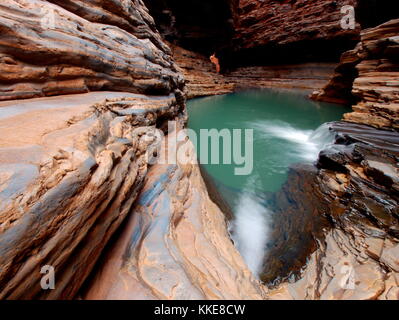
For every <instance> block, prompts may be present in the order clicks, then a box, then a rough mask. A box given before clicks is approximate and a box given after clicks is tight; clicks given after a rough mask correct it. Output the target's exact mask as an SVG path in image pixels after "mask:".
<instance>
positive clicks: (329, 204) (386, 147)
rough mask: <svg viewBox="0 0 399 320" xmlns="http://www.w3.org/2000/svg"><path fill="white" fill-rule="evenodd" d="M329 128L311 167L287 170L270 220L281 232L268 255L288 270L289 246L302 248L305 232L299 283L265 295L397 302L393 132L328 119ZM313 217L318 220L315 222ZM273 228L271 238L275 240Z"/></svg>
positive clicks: (398, 231) (396, 149)
mask: <svg viewBox="0 0 399 320" xmlns="http://www.w3.org/2000/svg"><path fill="white" fill-rule="evenodd" d="M331 130H332V131H333V132H335V135H336V142H335V144H334V145H332V146H331V147H330V148H328V149H326V150H324V151H322V152H321V154H320V158H319V160H318V163H317V166H318V170H315V169H314V168H312V167H308V166H297V167H295V168H293V169H291V173H290V179H289V181H288V182H287V185H286V186H285V187H284V190H283V191H282V192H281V194H280V195H279V197H280V199H279V201H280V202H281V203H282V205H281V208H282V209H281V210H282V212H280V213H279V214H278V217H277V219H279V222H278V223H279V224H280V228H281V229H282V231H281V232H287V230H289V232H288V235H289V236H288V239H287V240H286V241H282V242H283V243H280V244H279V245H278V246H276V248H277V249H274V251H273V252H270V254H278V256H279V257H280V260H281V262H282V263H283V265H284V264H285V265H284V266H283V268H287V269H289V267H287V266H286V265H291V266H293V265H292V263H293V262H294V263H296V262H295V259H298V258H299V255H298V252H300V250H299V251H298V252H295V248H296V246H297V243H298V242H300V243H301V244H300V245H301V246H302V245H307V246H309V240H308V239H307V240H306V235H309V233H313V236H314V238H316V239H318V240H317V246H313V249H312V248H310V249H311V250H312V251H313V253H312V254H311V255H310V257H308V258H307V263H306V265H305V266H304V267H303V268H302V269H301V270H300V272H299V275H300V277H299V280H298V281H295V282H293V281H290V282H286V283H283V284H282V285H280V286H278V287H277V288H276V289H275V290H273V291H272V292H271V293H270V296H269V297H270V298H271V299H310V300H313V299H323V300H331V299H336V300H341V299H344V300H347V299H353V300H369V299H388V300H398V299H399V273H398V272H399V255H398V250H399V212H398V208H399V193H398V190H399V189H398V188H399V184H398V183H399V171H398V167H397V163H398V159H399V137H398V135H397V133H395V132H389V131H383V130H376V129H373V128H370V127H368V126H364V125H359V124H350V123H345V122H338V123H332V124H331ZM292 198H295V199H296V202H295V203H297V205H296V206H295V207H293V206H292V204H290V202H289V199H292ZM286 199H288V202H287V200H286ZM284 203H285V205H284ZM320 218H323V219H324V220H325V221H324V222H322V221H320V222H319V223H317V219H320ZM280 220H281V221H280ZM290 228H291V229H290ZM304 231H306V232H304ZM281 232H280V233H277V234H276V235H275V237H277V241H280V242H281V235H282V233H281ZM320 232H321V233H323V234H324V235H321V234H320ZM278 237H280V238H278ZM304 240H306V241H304ZM286 248H290V249H289V251H291V250H292V249H294V250H293V251H294V252H293V253H294V254H292V252H291V256H290V252H287V251H286V250H285V249H286ZM293 257H294V259H293ZM270 261H273V259H272V258H270ZM303 262H304V261H303ZM269 267H273V268H274V266H273V265H269ZM277 268H280V269H281V266H277Z"/></svg>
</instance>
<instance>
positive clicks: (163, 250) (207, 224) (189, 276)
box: [81, 131, 266, 300]
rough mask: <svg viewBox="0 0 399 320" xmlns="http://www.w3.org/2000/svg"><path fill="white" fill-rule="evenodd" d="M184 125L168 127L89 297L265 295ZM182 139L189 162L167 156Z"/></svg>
mask: <svg viewBox="0 0 399 320" xmlns="http://www.w3.org/2000/svg"><path fill="white" fill-rule="evenodd" d="M185 137H186V134H185V133H184V131H173V132H169V135H168V136H167V137H166V138H165V139H166V140H167V143H165V141H163V143H162V148H161V149H160V152H159V154H160V155H161V159H160V163H159V164H155V165H154V166H152V167H151V169H150V170H149V172H148V174H147V179H146V182H145V185H144V187H143V189H142V191H141V193H140V195H139V197H138V198H137V201H136V203H135V205H134V207H133V211H134V214H132V215H131V216H130V218H129V220H128V221H127V223H126V225H125V226H124V228H123V230H122V233H121V235H120V236H119V237H118V239H117V240H116V241H115V242H114V243H113V244H112V245H111V246H110V247H109V248H108V249H107V251H106V254H105V255H104V256H103V258H102V259H101V262H100V263H99V267H98V269H97V270H96V272H95V273H94V274H95V276H94V278H93V280H92V281H91V282H90V283H89V284H88V285H87V287H86V289H85V290H84V291H83V292H82V293H81V294H82V298H85V299H95V300H97V299H113V300H114V299H117V300H119V299H171V300H190V299H217V300H220V299H222V300H225V299H228V300H237V299H238V300H247V299H256V300H257V299H262V298H265V297H266V290H265V288H264V287H263V286H262V285H261V284H260V282H259V281H257V280H255V279H254V277H253V275H252V274H251V272H250V271H249V269H248V268H247V266H246V265H245V263H244V260H243V259H242V257H241V256H240V255H239V253H238V251H237V250H236V248H235V247H234V245H233V243H232V241H231V240H230V238H229V235H228V233H227V227H226V219H225V216H224V214H223V213H222V212H221V211H220V209H219V208H218V207H217V206H216V205H215V204H214V203H213V202H212V201H211V200H210V198H209V196H208V194H207V191H206V187H205V184H204V182H203V180H202V177H201V174H200V170H199V167H198V165H197V162H196V153H195V151H194V147H193V145H192V143H191V141H189V140H186V139H185ZM177 146H179V149H181V150H185V161H184V162H185V163H187V164H185V163H181V162H179V160H178V161H177V163H176V164H166V163H165V162H164V161H163V160H162V157H164V156H167V151H168V150H170V151H171V150H173V149H175V148H176V147H177Z"/></svg>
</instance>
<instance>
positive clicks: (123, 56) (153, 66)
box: [0, 0, 183, 100]
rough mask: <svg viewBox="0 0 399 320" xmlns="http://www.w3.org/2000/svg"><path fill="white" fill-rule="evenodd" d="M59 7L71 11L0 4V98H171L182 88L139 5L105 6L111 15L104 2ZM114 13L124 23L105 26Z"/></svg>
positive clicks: (29, 1) (34, 2)
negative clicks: (91, 94)
mask: <svg viewBox="0 0 399 320" xmlns="http://www.w3.org/2000/svg"><path fill="white" fill-rule="evenodd" d="M52 2H55V3H56V2H57V1H52ZM62 3H63V6H65V7H67V8H69V7H72V9H73V10H74V11H72V12H70V11H67V10H66V9H64V8H62V7H60V6H58V5H54V4H52V3H49V2H43V1H39V0H25V1H24V0H18V1H5V2H4V1H3V2H2V3H1V4H0V30H1V40H0V41H1V42H0V54H1V55H0V62H1V63H0V68H1V69H0V74H1V76H0V100H9V99H24V98H34V97H42V96H52V95H59V94H71V93H85V92H88V91H103V90H110V91H125V92H132V93H145V94H169V93H170V92H174V91H176V90H179V89H181V88H182V87H183V79H182V78H181V77H180V75H179V74H178V73H177V72H176V68H175V65H174V64H173V62H172V61H171V58H170V55H169V49H167V47H166V45H164V44H162V42H161V39H160V36H159V35H156V34H155V31H154V30H155V28H154V22H153V20H152V18H151V17H150V16H149V15H148V12H147V11H146V9H145V8H144V7H143V5H142V3H141V2H140V1H134V2H131V1H128V2H120V1H114V2H113V3H114V7H112V6H107V8H109V9H108V10H112V9H113V8H114V11H115V12H116V13H112V12H108V11H107V10H103V9H102V8H103V7H102V6H104V4H105V2H101V1H89V2H87V1H85V2H82V1H62ZM101 3H103V5H102V6H101ZM82 7H83V8H84V9H82ZM119 11H121V12H122V13H120V15H121V16H122V17H124V18H125V19H126V20H124V19H119V22H118V23H117V24H116V25H112V24H105V23H112V22H113V21H115V20H116V19H117V18H115V15H116V14H118V12H119ZM73 12H77V13H81V12H83V14H82V15H83V17H86V18H88V19H90V20H86V19H85V18H82V17H79V16H77V15H75V14H74V13H73ZM93 12H94V13H93ZM93 16H94V17H93ZM96 16H97V17H101V18H95V17H96ZM129 19H130V20H129ZM129 23H130V24H131V25H132V26H131V27H130V28H127V27H126V24H129ZM118 25H121V27H122V28H123V29H122V28H120V27H118ZM133 26H134V27H133Z"/></svg>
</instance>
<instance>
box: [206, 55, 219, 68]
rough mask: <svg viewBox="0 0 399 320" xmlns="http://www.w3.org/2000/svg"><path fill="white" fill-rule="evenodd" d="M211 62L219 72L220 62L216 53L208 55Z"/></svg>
mask: <svg viewBox="0 0 399 320" xmlns="http://www.w3.org/2000/svg"><path fill="white" fill-rule="evenodd" d="M209 59H210V60H211V62H212V63H213V64H214V65H215V66H216V72H217V73H220V64H219V59H218V58H217V57H216V53H214V54H213V55H211V56H210V58H209Z"/></svg>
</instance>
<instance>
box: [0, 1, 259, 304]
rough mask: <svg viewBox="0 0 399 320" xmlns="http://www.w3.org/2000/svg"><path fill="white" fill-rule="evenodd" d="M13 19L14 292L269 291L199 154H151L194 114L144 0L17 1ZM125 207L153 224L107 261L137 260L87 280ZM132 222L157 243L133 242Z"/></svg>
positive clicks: (2, 84) (6, 72)
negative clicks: (163, 160)
mask: <svg viewBox="0 0 399 320" xmlns="http://www.w3.org/2000/svg"><path fill="white" fill-rule="evenodd" d="M48 14H50V15H49V16H47V15H48ZM44 18H45V19H44ZM43 19H44V20H43ZM52 22H54V24H53V25H52ZM49 24H50V25H49ZM0 30H1V37H0V71H1V72H0V73H1V75H0V100H5V101H2V102H0V253H1V254H0V299H73V298H76V297H85V298H91V297H93V296H94V297H101V298H115V299H135V298H137V297H142V298H169V299H183V298H215V299H223V298H229V299H260V298H263V297H265V295H264V294H265V293H264V292H265V289H264V287H263V286H262V285H261V284H260V283H259V282H258V281H256V280H254V279H253V276H252V274H251V273H250V271H249V270H248V268H247V267H246V266H245V263H244V262H243V260H242V258H241V256H240V255H239V253H238V251H237V250H236V249H235V248H234V246H233V244H232V242H231V240H230V238H229V236H228V233H227V228H226V223H225V219H224V215H223V214H222V212H221V211H220V210H219V209H218V207H217V206H216V205H215V204H213V203H212V201H211V200H210V199H209V196H208V193H207V190H206V187H205V185H204V183H203V181H202V177H201V175H200V173H199V169H198V166H197V165H196V163H195V162H194V163H193V164H192V165H190V166H176V165H165V166H157V165H154V164H153V163H152V162H149V161H148V160H149V159H150V158H152V157H155V156H156V154H158V152H159V141H158V140H157V139H156V137H157V136H158V135H166V136H167V135H168V134H169V133H171V132H169V131H168V129H167V128H168V122H169V121H174V122H176V123H177V124H178V126H179V128H184V126H185V123H186V121H187V115H186V109H185V96H184V93H183V91H184V80H183V77H182V75H181V73H180V72H179V70H178V69H177V67H176V66H175V64H174V62H173V60H172V57H171V55H170V53H171V51H170V49H169V48H168V46H167V45H166V44H165V43H163V42H162V40H161V36H160V35H159V34H158V33H157V31H156V29H155V26H154V22H153V20H152V18H151V17H150V16H149V14H148V11H147V9H146V8H145V6H144V5H143V3H142V2H141V1H94V0H93V1H78V0H76V1H73V0H71V1H55V0H54V1H38V0H15V1H11V0H10V1H3V2H2V3H1V4H0ZM71 93H74V94H71ZM165 139H166V138H165ZM186 142H187V141H186ZM187 144H188V145H191V144H190V142H187ZM187 152H188V151H187ZM189 154H191V157H192V158H193V159H194V157H195V155H194V153H193V152H191V153H189ZM154 185H157V186H158V187H159V188H161V190H160V189H156V190H158V191H157V192H155V193H154V189H153V188H154ZM143 187H144V190H143V191H142V188H143ZM141 191H142V192H141ZM158 192H159V193H158ZM166 203H168V204H170V206H168V205H166ZM149 212H150V213H151V212H152V214H151V215H148V213H149ZM125 218H127V219H128V220H127V221H128V223H129V226H132V224H131V221H133V222H135V221H140V222H142V223H143V224H139V225H135V224H134V223H133V227H132V228H129V227H128V229H127V231H126V232H127V233H126V234H127V238H126V237H121V239H120V241H122V245H119V246H117V247H116V248H115V250H110V251H109V250H107V251H106V253H107V254H110V257H111V259H110V261H106V263H101V264H99V265H98V266H97V268H105V269H107V268H109V263H111V264H112V263H113V262H115V259H119V258H120V256H119V253H120V249H123V250H127V251H125V253H126V255H124V256H123V262H124V264H123V268H121V269H118V268H115V269H113V270H111V271H112V272H109V273H107V274H108V275H109V276H108V277H102V278H101V280H102V281H101V282H100V283H97V284H93V288H97V287H98V286H100V287H101V290H100V291H94V293H95V294H93V291H90V290H89V291H88V292H89V293H87V294H84V293H85V292H86V291H83V290H82V286H83V284H84V283H85V282H86V283H88V282H87V280H88V278H89V276H90V274H92V272H93V269H94V267H95V266H96V263H97V261H98V259H99V257H100V256H101V254H103V252H104V248H105V247H106V245H107V244H108V243H109V242H110V240H111V238H112V236H113V235H115V233H116V231H117V230H118V229H119V227H120V226H121V224H122V223H123V222H124V221H125V220H126V219H125ZM155 222H157V223H159V224H157V225H156V226H153V223H155ZM168 226H169V227H170V228H168ZM159 227H162V228H161V229H157V228H159ZM148 228H150V229H152V228H153V229H154V231H155V233H149V232H148V231H149V229H148ZM158 231H162V232H163V233H162V232H158ZM131 232H134V233H135V235H137V236H138V238H135V239H136V240H138V241H139V243H144V244H145V246H141V245H140V246H138V247H136V246H135V243H134V242H132V243H130V242H129V248H130V249H129V248H126V247H125V246H124V245H125V242H124V241H126V239H127V240H129V241H130V240H131V238H130V236H131ZM117 236H118V234H116V237H117ZM117 239H119V238H118V237H117ZM165 241H166V242H165ZM168 245H171V247H168ZM172 245H174V247H173V248H172ZM129 250H131V251H129ZM129 252H131V253H132V255H131V256H129V255H128V253H129ZM136 252H139V253H140V256H139V258H140V259H139V265H138V266H137V268H138V269H137V270H138V271H137V272H138V273H137V274H138V275H139V276H142V277H143V282H142V283H136V282H134V279H135V278H134V277H135V274H133V271H132V270H133V268H134V266H135V260H134V259H135V257H136V256H135V254H136ZM178 253H180V254H181V255H180V257H178V256H175V254H178ZM173 259H175V260H173ZM125 265H127V266H130V267H131V268H130V269H129V272H130V274H128V275H127V276H126V279H127V281H131V282H130V283H129V286H128V290H126V288H125V283H123V284H121V282H118V281H120V278H118V277H119V272H121V273H123V271H124V270H125V269H124V267H125ZM44 266H46V267H51V268H53V270H54V271H55V286H54V289H53V290H43V286H42V282H41V280H42V277H43V274H42V273H41V271H42V268H43V267H44ZM118 267H119V265H118ZM46 270H48V269H46ZM130 275H132V277H130ZM100 276H101V275H100ZM97 277H98V275H97V273H96V272H94V273H93V278H97ZM160 279H162V280H163V281H160ZM85 287H86V288H90V286H89V284H87V285H86V286H85ZM87 290H88V289H87Z"/></svg>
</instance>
